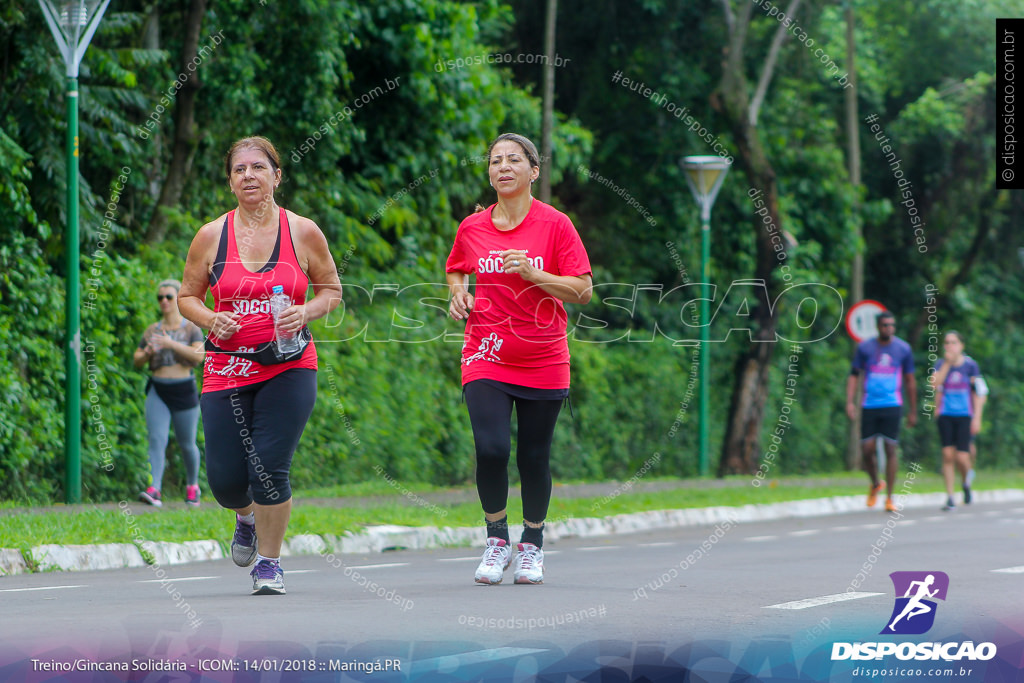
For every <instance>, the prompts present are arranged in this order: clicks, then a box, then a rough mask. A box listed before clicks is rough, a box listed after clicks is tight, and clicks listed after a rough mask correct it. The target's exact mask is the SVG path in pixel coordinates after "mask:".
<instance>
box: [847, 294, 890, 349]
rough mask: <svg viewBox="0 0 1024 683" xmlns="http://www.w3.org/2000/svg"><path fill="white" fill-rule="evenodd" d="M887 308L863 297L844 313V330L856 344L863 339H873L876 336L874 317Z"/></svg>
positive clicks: (876, 328) (876, 326) (876, 327)
mask: <svg viewBox="0 0 1024 683" xmlns="http://www.w3.org/2000/svg"><path fill="white" fill-rule="evenodd" d="M886 310H888V309H887V308H886V307H885V306H883V305H882V304H880V303H879V302H877V301H874V300H872V299H864V300H863V301H859V302H857V303H856V304H854V305H853V306H851V307H850V311H849V312H848V313H847V314H846V331H847V332H849V333H850V336H851V337H853V341H855V342H857V343H858V344H859V343H861V342H862V341H864V340H865V339H874V338H875V337H877V336H878V325H877V324H876V322H875V321H876V319H877V318H878V314H879V313H881V312H882V311H886Z"/></svg>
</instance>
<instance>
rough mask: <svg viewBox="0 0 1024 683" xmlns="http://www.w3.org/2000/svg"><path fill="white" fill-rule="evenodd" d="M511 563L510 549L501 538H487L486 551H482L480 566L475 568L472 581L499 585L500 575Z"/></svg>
mask: <svg viewBox="0 0 1024 683" xmlns="http://www.w3.org/2000/svg"><path fill="white" fill-rule="evenodd" d="M511 561H512V549H511V548H509V547H508V544H507V543H506V542H505V539H503V538H494V537H491V538H488V539H487V549H486V550H484V556H483V559H481V560H480V566H479V567H477V568H476V576H475V577H473V580H474V581H476V582H477V583H485V584H488V585H492V586H494V585H497V584H499V583H501V579H502V574H503V573H504V572H505V570H506V569H508V565H509V563H510V562H511Z"/></svg>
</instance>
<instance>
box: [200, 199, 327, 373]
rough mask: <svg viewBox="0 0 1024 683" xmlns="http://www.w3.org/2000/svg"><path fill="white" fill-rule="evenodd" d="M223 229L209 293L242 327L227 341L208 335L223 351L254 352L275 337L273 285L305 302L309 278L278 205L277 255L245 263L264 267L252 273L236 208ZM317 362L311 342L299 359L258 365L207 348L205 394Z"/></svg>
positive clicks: (215, 306) (215, 307) (215, 304)
mask: <svg viewBox="0 0 1024 683" xmlns="http://www.w3.org/2000/svg"><path fill="white" fill-rule="evenodd" d="M224 231H225V232H226V233H227V234H226V240H227V250H226V256H225V258H224V263H223V264H215V266H214V267H215V268H217V269H220V267H221V266H223V269H222V270H220V273H219V276H218V277H217V278H216V282H214V283H212V284H211V285H210V291H211V292H213V310H214V311H215V312H217V313H220V312H221V311H233V312H235V313H238V314H239V315H240V316H241V320H240V321H239V322H240V325H241V327H242V329H240V330H239V331H238V332H236V333H235V334H234V335H232V337H231V338H230V339H226V340H221V339H217V338H214V337H212V336H211V339H212V341H213V343H215V344H216V345H217V346H219V347H220V348H222V349H224V350H225V351H238V350H240V349H243V348H244V349H247V350H252V349H255V348H257V347H259V346H261V345H263V344H266V343H267V342H269V341H270V340H272V339H273V338H274V319H273V317H272V316H271V314H270V295H271V293H272V291H273V287H274V285H281V286H283V287H284V293H285V294H287V295H288V296H290V297H291V299H292V301H293V302H294V303H296V304H304V303H305V302H306V290H307V289H309V276H308V275H306V273H305V272H303V270H302V268H301V267H300V266H299V260H298V258H297V257H296V256H295V245H294V244H293V243H292V233H291V228H290V227H289V225H288V216H287V214H286V213H285V210H284V209H281V216H280V219H279V223H278V231H279V232H278V241H279V243H280V252H279V254H278V258H277V260H276V261H271V262H268V263H267V264H266V265H263V264H253V263H249V264H248V265H260V266H262V267H261V268H260V269H259V270H258V271H256V272H253V271H251V270H249V269H248V268H246V266H245V264H243V262H242V260H241V257H240V256H239V253H238V244H237V241H236V236H235V212H234V211H231V212H230V213H228V216H227V220H226V221H225V226H224ZM241 232H242V237H241V240H242V242H243V244H244V243H245V239H246V237H245V232H246V231H245V229H241ZM222 239H223V238H222ZM271 258H273V257H271ZM316 361H317V356H316V348H315V347H314V345H313V343H312V342H310V344H309V346H307V347H306V350H305V352H304V353H303V354H302V357H301V358H299V359H298V360H294V361H290V362H287V363H278V364H276V365H261V364H259V363H257V362H255V361H252V360H249V359H245V358H239V357H238V356H229V355H227V354H224V353H214V352H210V351H207V352H206V363H205V365H204V366H203V393H206V392H208V391H221V390H224V389H233V388H235V387H240V386H246V385H249V384H255V383H257V382H264V381H266V380H268V379H270V378H272V377H276V376H277V375H279V374H281V373H282V372H284V371H285V370H290V369H292V368H310V369H312V370H316V368H317V362H316Z"/></svg>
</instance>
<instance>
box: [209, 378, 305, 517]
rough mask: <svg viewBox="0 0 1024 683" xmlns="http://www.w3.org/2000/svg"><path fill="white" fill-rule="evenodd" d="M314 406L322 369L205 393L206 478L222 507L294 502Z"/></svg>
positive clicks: (234, 507) (233, 507) (235, 507)
mask: <svg viewBox="0 0 1024 683" xmlns="http://www.w3.org/2000/svg"><path fill="white" fill-rule="evenodd" d="M314 403H316V370H311V369H309V368H294V369H292V370H286V371H284V372H282V373H281V374H280V375H277V376H276V377H272V378H271V379H268V380H267V381H265V382H260V383H258V384H250V385H247V386H242V387H238V388H236V389H223V390H221V391H211V392H208V393H204V394H203V396H202V398H200V399H199V405H200V407H201V408H202V411H203V433H204V434H205V435H206V477H207V479H208V480H209V482H210V491H211V492H212V493H213V495H214V497H215V498H216V499H217V502H218V503H220V504H221V505H222V506H224V507H226V508H232V509H237V508H244V507H246V506H247V505H249V503H252V502H253V501H255V502H256V503H258V504H260V505H278V504H280V503H284V502H287V501H288V500H290V499H291V497H292V489H291V484H290V483H289V481H288V471H289V470H290V469H291V464H292V455H294V453H295V448H296V447H297V446H298V445H299V437H301V436H302V430H303V429H305V427H306V421H307V420H309V416H310V415H311V414H312V412H313V404H314Z"/></svg>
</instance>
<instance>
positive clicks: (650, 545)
mask: <svg viewBox="0 0 1024 683" xmlns="http://www.w3.org/2000/svg"><path fill="white" fill-rule="evenodd" d="M638 545H639V546H640V547H641V548H661V547H664V546H667V545H676V544H675V543H673V542H672V541H661V542H659V543H639V544H638Z"/></svg>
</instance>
